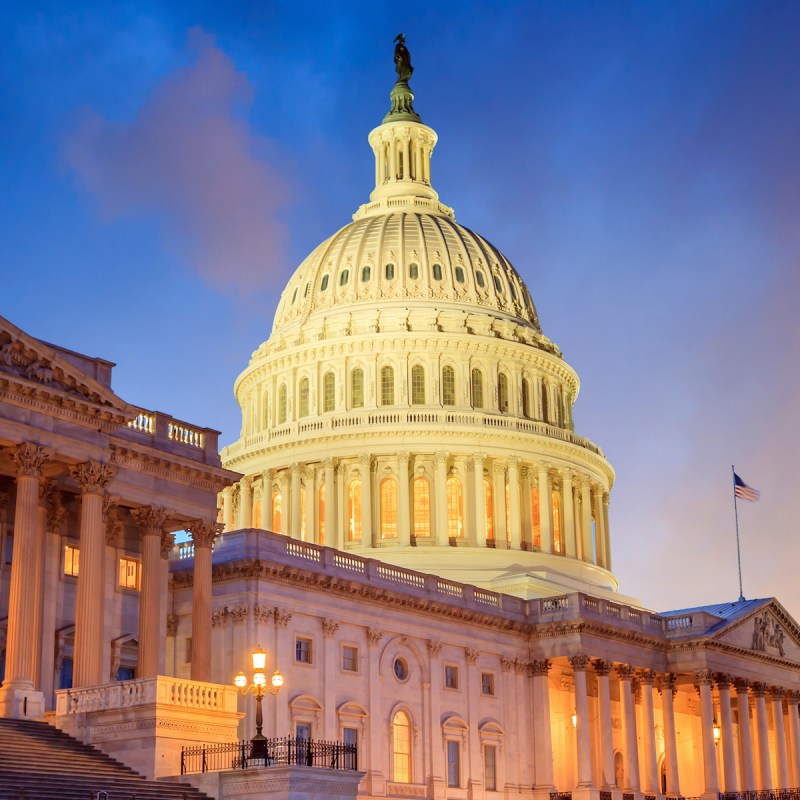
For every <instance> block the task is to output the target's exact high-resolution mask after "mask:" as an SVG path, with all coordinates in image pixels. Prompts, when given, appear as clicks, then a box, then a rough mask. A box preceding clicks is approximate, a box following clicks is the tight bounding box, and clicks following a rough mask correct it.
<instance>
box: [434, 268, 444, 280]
mask: <svg viewBox="0 0 800 800" xmlns="http://www.w3.org/2000/svg"><path fill="white" fill-rule="evenodd" d="M433 279H434V280H435V281H440V280H441V279H442V265H441V264H434V265H433Z"/></svg>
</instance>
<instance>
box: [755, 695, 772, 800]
mask: <svg viewBox="0 0 800 800" xmlns="http://www.w3.org/2000/svg"><path fill="white" fill-rule="evenodd" d="M765 694H766V687H765V686H764V684H763V683H754V684H753V698H754V700H755V709H756V732H757V734H758V784H759V785H758V789H760V790H761V791H763V792H770V791H772V787H773V783H772V767H771V765H770V763H769V728H768V723H767V703H766V700H765Z"/></svg>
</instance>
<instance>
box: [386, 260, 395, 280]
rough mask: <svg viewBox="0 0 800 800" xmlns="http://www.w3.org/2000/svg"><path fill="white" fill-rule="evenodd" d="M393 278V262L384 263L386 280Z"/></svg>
mask: <svg viewBox="0 0 800 800" xmlns="http://www.w3.org/2000/svg"><path fill="white" fill-rule="evenodd" d="M392 278H394V264H387V265H386V280H387V281H390V280H392Z"/></svg>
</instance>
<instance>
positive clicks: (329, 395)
mask: <svg viewBox="0 0 800 800" xmlns="http://www.w3.org/2000/svg"><path fill="white" fill-rule="evenodd" d="M335 405H336V378H335V377H334V374H333V373H332V372H326V373H325V377H324V378H323V379H322V410H323V412H325V413H327V412H328V411H333V410H334V406H335Z"/></svg>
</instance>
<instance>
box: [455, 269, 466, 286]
mask: <svg viewBox="0 0 800 800" xmlns="http://www.w3.org/2000/svg"><path fill="white" fill-rule="evenodd" d="M456 280H457V281H458V282H459V283H464V270H463V269H461V267H456Z"/></svg>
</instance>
